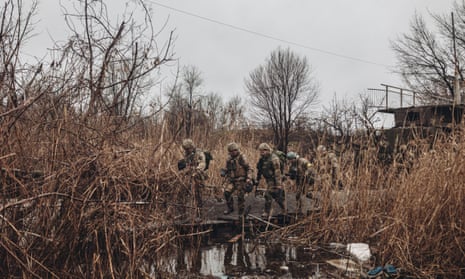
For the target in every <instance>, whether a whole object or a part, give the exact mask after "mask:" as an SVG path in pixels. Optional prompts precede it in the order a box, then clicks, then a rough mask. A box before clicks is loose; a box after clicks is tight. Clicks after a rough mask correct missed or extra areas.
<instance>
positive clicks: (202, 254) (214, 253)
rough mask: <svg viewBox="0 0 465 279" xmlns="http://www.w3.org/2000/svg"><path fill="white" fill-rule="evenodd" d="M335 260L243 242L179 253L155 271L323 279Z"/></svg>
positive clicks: (308, 251) (194, 275) (307, 250)
mask: <svg viewBox="0 0 465 279" xmlns="http://www.w3.org/2000/svg"><path fill="white" fill-rule="evenodd" d="M335 257H336V258H337V256H336V254H333V253H331V252H330V251H327V250H322V249H317V248H313V249H312V248H309V247H302V246H296V245H292V244H284V243H279V242H275V243H259V242H257V241H256V240H253V241H245V242H242V241H240V240H239V241H238V242H236V243H228V242H219V243H211V244H209V245H205V244H204V245H202V246H201V247H199V248H198V249H196V248H189V249H179V250H178V251H176V252H174V253H172V254H171V255H170V256H168V257H164V258H161V259H159V260H157V262H156V263H155V266H154V270H158V271H160V272H167V273H169V274H173V275H176V277H179V278H323V277H320V275H321V274H323V273H326V274H327V273H328V270H329V269H331V267H330V266H329V265H328V264H327V263H326V260H328V259H331V258H332V259H334V258H335ZM153 275H154V277H153V278H157V276H155V275H156V274H155V273H153ZM184 276H185V277H184Z"/></svg>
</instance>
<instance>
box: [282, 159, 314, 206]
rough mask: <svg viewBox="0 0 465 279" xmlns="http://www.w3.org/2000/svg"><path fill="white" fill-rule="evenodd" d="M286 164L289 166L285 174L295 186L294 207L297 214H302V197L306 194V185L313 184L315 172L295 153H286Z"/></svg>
mask: <svg viewBox="0 0 465 279" xmlns="http://www.w3.org/2000/svg"><path fill="white" fill-rule="evenodd" d="M286 157H287V162H288V164H289V173H288V174H287V175H288V176H289V177H290V178H291V179H292V180H295V185H296V194H295V199H296V205H297V208H296V209H297V212H298V213H302V200H301V198H302V196H303V194H304V193H305V192H306V186H307V184H313V183H314V176H315V172H314V170H313V166H312V164H311V163H310V162H309V161H308V160H307V159H305V158H303V157H300V156H299V155H298V154H297V153H295V152H292V151H291V152H288V153H287V155H286Z"/></svg>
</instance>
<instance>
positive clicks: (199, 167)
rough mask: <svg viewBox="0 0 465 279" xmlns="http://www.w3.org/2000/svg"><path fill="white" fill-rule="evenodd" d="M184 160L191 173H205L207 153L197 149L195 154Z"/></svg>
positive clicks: (186, 156) (187, 156)
mask: <svg viewBox="0 0 465 279" xmlns="http://www.w3.org/2000/svg"><path fill="white" fill-rule="evenodd" d="M184 160H185V162H186V167H187V169H188V170H190V171H201V172H203V171H205V167H206V166H207V163H206V160H205V153H204V152H203V151H202V150H200V149H196V150H195V151H194V152H192V153H190V154H187V155H185V157H184Z"/></svg>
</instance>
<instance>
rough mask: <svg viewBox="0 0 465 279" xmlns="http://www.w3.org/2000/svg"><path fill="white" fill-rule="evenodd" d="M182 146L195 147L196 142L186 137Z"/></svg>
mask: <svg viewBox="0 0 465 279" xmlns="http://www.w3.org/2000/svg"><path fill="white" fill-rule="evenodd" d="M182 148H184V150H186V149H195V146H194V142H193V141H192V140H191V139H185V140H183V141H182Z"/></svg>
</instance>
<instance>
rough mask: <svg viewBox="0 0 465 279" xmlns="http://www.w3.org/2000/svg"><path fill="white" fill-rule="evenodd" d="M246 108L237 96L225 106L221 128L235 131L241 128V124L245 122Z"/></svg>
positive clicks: (222, 111) (222, 112)
mask: <svg viewBox="0 0 465 279" xmlns="http://www.w3.org/2000/svg"><path fill="white" fill-rule="evenodd" d="M244 112H245V107H244V105H243V104H242V99H241V98H240V97H239V96H235V97H233V98H232V99H230V100H229V101H227V102H226V104H225V105H224V106H223V108H222V110H221V118H220V123H219V124H220V126H221V127H222V128H227V129H228V130H233V129H237V128H239V127H241V124H242V123H244V122H245V116H244Z"/></svg>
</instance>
